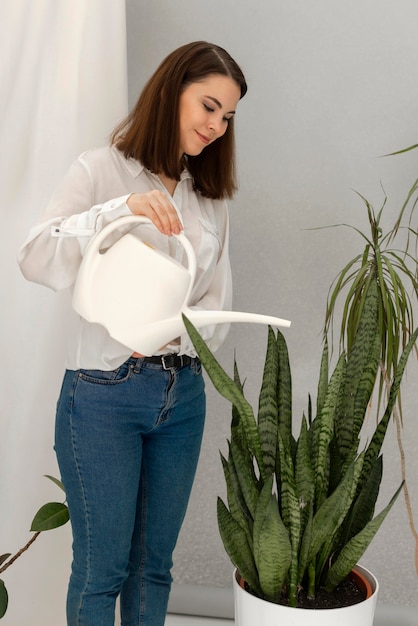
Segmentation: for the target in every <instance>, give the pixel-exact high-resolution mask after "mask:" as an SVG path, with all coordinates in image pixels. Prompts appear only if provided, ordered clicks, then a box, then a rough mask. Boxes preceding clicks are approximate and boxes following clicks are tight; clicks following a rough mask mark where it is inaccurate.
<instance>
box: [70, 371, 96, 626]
mask: <svg viewBox="0 0 418 626" xmlns="http://www.w3.org/2000/svg"><path fill="white" fill-rule="evenodd" d="M78 380H79V376H77V379H76V381H77V382H78ZM77 382H76V383H75V385H74V387H73V400H74V396H75V391H76V387H77ZM73 405H74V402H72V403H71V412H70V428H71V448H72V452H73V455H74V462H75V466H76V468H77V475H78V480H79V483H80V490H81V493H82V499H83V506H84V512H85V520H86V537H87V547H86V582H85V586H84V589H83V590H82V592H81V594H80V603H79V606H78V618H77V621H78V623H80V624H81V610H82V605H83V600H84V598H85V596H86V595H87V589H88V587H89V584H90V582H91V524H90V514H89V508H88V504H87V497H86V489H85V485H84V481H83V478H82V475H81V467H80V464H79V459H78V456H77V444H76V441H75V436H74V428H73Z"/></svg>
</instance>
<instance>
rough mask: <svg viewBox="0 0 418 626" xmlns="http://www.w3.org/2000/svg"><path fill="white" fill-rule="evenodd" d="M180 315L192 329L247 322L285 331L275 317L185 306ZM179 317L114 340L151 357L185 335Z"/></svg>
mask: <svg viewBox="0 0 418 626" xmlns="http://www.w3.org/2000/svg"><path fill="white" fill-rule="evenodd" d="M182 313H183V315H185V317H187V318H188V319H189V320H190V322H191V323H192V324H193V326H195V327H196V328H198V329H199V328H202V327H203V326H208V325H209V324H229V323H231V322H250V323H252V324H268V325H270V326H275V327H278V326H282V327H285V328H288V327H289V326H290V322H289V321H288V320H284V319H281V318H279V317H272V316H269V315H259V314H257V313H241V312H238V311H194V310H193V309H190V308H189V307H185V308H184V309H183V312H182ZM183 315H176V316H175V317H171V318H168V319H165V320H159V321H158V322H151V323H150V324H145V325H142V326H140V327H138V330H137V333H136V335H135V336H134V335H133V334H132V330H131V329H130V328H129V327H127V334H126V336H124V334H123V330H122V329H120V330H119V332H118V341H120V342H121V343H123V344H125V345H127V346H129V347H130V348H132V349H133V350H134V351H135V352H138V354H143V355H144V356H152V355H153V354H155V352H158V351H159V350H161V349H162V348H163V347H164V346H165V345H167V344H169V343H171V342H172V341H174V339H177V338H178V337H180V335H182V334H184V333H185V332H186V327H185V325H184V322H183Z"/></svg>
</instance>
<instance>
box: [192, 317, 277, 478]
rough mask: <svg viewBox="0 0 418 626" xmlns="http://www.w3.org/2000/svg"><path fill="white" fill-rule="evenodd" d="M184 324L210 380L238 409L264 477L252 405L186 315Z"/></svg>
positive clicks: (249, 443) (249, 445)
mask: <svg viewBox="0 0 418 626" xmlns="http://www.w3.org/2000/svg"><path fill="white" fill-rule="evenodd" d="M183 322H184V325H185V327H186V330H187V332H188V334H189V336H190V338H191V340H192V343H193V345H194V347H195V349H196V352H197V353H198V355H199V358H200V360H201V362H202V364H203V366H204V368H205V370H206V372H207V374H208V376H209V378H210V379H211V381H212V383H213V385H214V387H215V389H216V390H217V391H218V392H219V393H220V394H221V395H222V396H223V397H224V398H226V399H227V400H229V401H230V402H231V403H232V404H234V405H235V406H236V407H237V409H238V412H239V415H240V418H241V420H242V423H243V427H244V431H245V435H246V439H247V442H248V447H249V449H250V450H251V452H252V453H253V454H254V456H255V458H256V461H257V464H258V468H259V470H260V474H261V476H262V477H264V476H265V468H264V461H263V455H262V451H261V445H260V439H259V436H258V429H257V424H256V421H255V419H254V413H253V409H252V407H251V405H250V404H249V402H248V401H247V400H246V398H245V397H244V395H243V394H242V392H241V390H240V389H238V387H237V385H236V384H235V382H234V380H232V379H231V378H230V377H229V376H228V374H227V373H226V372H225V370H224V369H223V368H222V366H221V365H220V364H219V362H218V361H217V359H216V358H215V357H214V355H213V354H212V352H211V351H210V350H209V348H208V346H207V345H206V342H205V341H204V339H202V337H201V336H200V334H199V333H198V331H197V330H196V328H195V327H194V326H193V324H192V323H191V322H190V321H189V320H188V319H187V317H186V316H185V315H183Z"/></svg>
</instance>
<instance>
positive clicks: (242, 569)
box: [217, 498, 261, 595]
mask: <svg viewBox="0 0 418 626" xmlns="http://www.w3.org/2000/svg"><path fill="white" fill-rule="evenodd" d="M217 516H218V527H219V532H220V535H221V539H222V542H223V544H224V547H225V550H226V552H227V554H228V556H229V558H230V559H231V562H232V564H233V565H234V566H235V567H236V568H237V570H238V571H239V573H240V574H241V576H242V577H243V578H244V580H245V581H246V582H247V583H248V584H249V586H250V587H251V588H252V589H253V590H254V591H255V592H256V593H257V594H258V595H261V588H260V583H259V579H258V573H257V569H256V566H255V563H254V557H253V551H252V548H251V546H250V545H249V543H248V539H247V535H246V533H245V531H244V530H243V529H242V528H241V526H240V525H239V524H238V522H237V521H236V520H235V519H234V518H233V517H232V515H231V513H230V512H229V511H228V509H227V507H226V506H225V504H224V502H223V500H222V499H221V498H218V503H217Z"/></svg>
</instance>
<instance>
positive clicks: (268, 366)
mask: <svg viewBox="0 0 418 626" xmlns="http://www.w3.org/2000/svg"><path fill="white" fill-rule="evenodd" d="M278 370H279V358H278V353H277V343H276V336H275V334H274V331H273V329H272V328H270V327H269V329H268V344H267V352H266V360H265V364H264V372H263V380H262V385H261V391H260V396H259V402H258V420H257V421H258V432H259V435H260V443H261V450H262V452H263V459H264V465H265V468H266V472H267V473H271V474H273V472H274V471H275V468H276V451H277V430H278V422H277V412H278V406H277V377H278Z"/></svg>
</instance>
